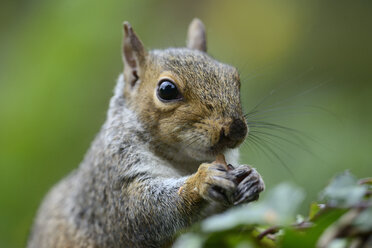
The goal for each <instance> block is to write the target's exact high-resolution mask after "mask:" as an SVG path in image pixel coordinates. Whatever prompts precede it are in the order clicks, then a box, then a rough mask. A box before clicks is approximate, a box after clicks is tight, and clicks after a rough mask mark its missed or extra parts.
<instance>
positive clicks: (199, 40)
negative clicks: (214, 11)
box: [186, 18, 207, 52]
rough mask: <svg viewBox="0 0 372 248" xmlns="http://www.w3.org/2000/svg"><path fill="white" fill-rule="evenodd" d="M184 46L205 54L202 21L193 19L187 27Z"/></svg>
mask: <svg viewBox="0 0 372 248" xmlns="http://www.w3.org/2000/svg"><path fill="white" fill-rule="evenodd" d="M186 44H187V47H188V48H190V49H196V50H200V51H202V52H207V40H206V34H205V27H204V24H203V23H202V21H200V20H199V19H198V18H194V20H192V22H191V23H190V25H189V30H188V32H187V42H186Z"/></svg>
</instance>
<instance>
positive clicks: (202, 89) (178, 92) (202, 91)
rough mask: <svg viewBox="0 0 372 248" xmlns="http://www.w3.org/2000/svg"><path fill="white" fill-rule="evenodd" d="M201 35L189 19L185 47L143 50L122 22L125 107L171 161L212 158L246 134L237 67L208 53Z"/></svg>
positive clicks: (199, 25) (197, 22)
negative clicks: (168, 152)
mask: <svg viewBox="0 0 372 248" xmlns="http://www.w3.org/2000/svg"><path fill="white" fill-rule="evenodd" d="M205 36H206V35H205V29H204V25H203V23H202V22H201V21H200V20H198V19H194V20H193V21H192V22H191V24H190V26H189V31H188V40H187V48H170V49H166V50H153V51H149V52H147V51H146V50H145V48H144V46H143V45H142V42H141V41H140V39H139V38H138V37H137V35H136V34H135V33H134V31H133V29H132V27H131V26H130V24H129V23H127V22H126V23H124V46H123V60H124V81H125V87H124V92H123V96H124V98H125V102H126V105H127V106H128V107H129V108H130V109H131V110H132V111H134V112H135V113H136V114H137V116H138V118H139V120H140V122H141V124H142V125H143V127H144V128H145V129H146V131H148V132H149V133H150V134H151V140H152V142H153V143H154V147H155V149H163V150H166V151H172V152H171V153H172V154H163V155H164V156H166V157H168V158H171V159H172V158H173V159H177V157H178V158H181V159H182V158H184V157H185V156H186V157H188V158H190V159H194V160H198V161H206V160H213V159H214V158H215V156H216V155H217V154H219V153H223V152H225V151H226V150H227V149H231V148H236V147H237V146H239V145H240V144H241V143H242V142H243V140H244V139H245V137H246V135H247V133H248V127H247V123H246V121H245V118H244V115H243V111H242V107H241V102H240V80H239V74H238V71H237V70H236V69H235V68H234V67H232V66H230V65H226V64H223V63H220V62H218V61H216V60H215V59H213V58H211V57H210V56H208V54H207V53H206V39H205ZM169 148H171V149H169ZM157 152H159V153H163V152H164V151H157Z"/></svg>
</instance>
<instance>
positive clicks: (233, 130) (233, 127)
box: [219, 119, 248, 148]
mask: <svg viewBox="0 0 372 248" xmlns="http://www.w3.org/2000/svg"><path fill="white" fill-rule="evenodd" d="M247 132H248V128H247V125H246V124H245V122H244V121H242V120H241V119H234V120H233V121H232V122H231V124H230V125H229V126H225V127H222V128H221V132H220V139H219V143H220V144H225V145H227V146H228V147H230V148H234V147H236V145H237V144H238V143H239V142H241V141H242V140H243V139H244V138H245V136H246V135H247Z"/></svg>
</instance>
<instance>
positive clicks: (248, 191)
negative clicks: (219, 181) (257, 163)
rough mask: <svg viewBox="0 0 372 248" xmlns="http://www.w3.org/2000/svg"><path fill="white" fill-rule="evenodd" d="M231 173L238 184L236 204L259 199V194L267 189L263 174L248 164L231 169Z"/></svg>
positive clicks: (235, 196)
mask: <svg viewBox="0 0 372 248" xmlns="http://www.w3.org/2000/svg"><path fill="white" fill-rule="evenodd" d="M229 175H230V176H232V177H233V178H234V182H235V183H236V185H237V187H236V190H235V192H234V194H233V203H234V205H238V204H241V203H247V202H251V201H255V200H257V199H258V197H259V194H260V193H261V192H262V191H263V190H264V189H265V183H264V181H263V180H262V178H261V175H260V174H259V173H258V172H257V171H256V170H255V169H254V168H251V167H250V166H248V165H241V166H239V167H238V168H235V169H232V170H229Z"/></svg>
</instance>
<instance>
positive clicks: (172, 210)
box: [27, 19, 265, 248]
mask: <svg viewBox="0 0 372 248" xmlns="http://www.w3.org/2000/svg"><path fill="white" fill-rule="evenodd" d="M123 26H124V41H123V54H122V55H123V61H124V70H123V73H122V74H121V75H120V76H119V78H118V81H117V85H116V87H115V90H114V96H113V97H112V98H111V100H110V104H109V109H108V113H107V119H106V121H105V123H104V125H103V126H102V128H101V130H100V132H99V133H98V135H97V136H96V138H95V139H94V141H93V143H92V144H91V147H90V149H89V150H88V152H87V154H86V155H85V157H84V159H83V161H82V163H81V164H80V166H79V167H78V169H76V170H75V171H73V172H72V173H70V174H69V175H68V176H67V177H66V178H64V179H62V180H61V181H60V182H59V183H58V184H57V185H56V186H54V187H53V188H52V189H51V190H50V191H49V193H48V194H47V196H46V197H45V199H44V200H43V203H42V204H41V206H40V208H39V210H38V213H37V216H36V219H35V222H34V225H33V227H32V230H31V234H30V237H29V240H28V245H27V246H28V247H29V248H36V247H37V248H43V247H166V246H169V245H171V244H172V242H173V241H174V239H175V237H176V235H177V234H179V233H180V232H182V231H183V230H185V229H187V228H188V227H190V226H191V225H192V224H193V223H196V222H197V221H200V220H202V219H203V218H206V217H208V216H211V215H213V214H216V213H220V212H221V211H224V210H226V209H228V208H230V207H232V206H235V205H240V204H243V203H248V202H251V201H255V200H257V199H258V197H259V194H260V192H262V191H263V190H264V188H265V186H264V182H263V180H262V178H261V176H260V175H259V173H258V172H257V171H256V170H255V169H254V168H252V167H250V166H248V165H239V166H237V164H238V156H239V152H238V146H239V145H240V144H241V143H242V142H243V141H244V139H245V137H246V136H247V135H248V131H249V129H248V126H247V122H246V120H245V117H244V114H243V111H242V106H241V101H240V79H239V74H238V71H237V69H236V68H234V67H233V66H230V65H227V64H223V63H221V62H218V61H216V60H215V59H213V58H212V57H210V56H209V55H208V54H207V52H206V48H207V46H206V32H205V27H204V24H203V23H202V22H201V21H200V20H199V19H194V20H193V21H192V22H191V23H190V26H189V29H188V34H187V37H188V38H187V47H185V48H168V49H165V50H151V51H147V50H146V49H145V47H144V45H143V43H142V42H141V40H140V39H139V38H138V36H137V35H136V33H135V32H134V31H133V28H132V27H131V25H130V24H129V23H128V22H124V25H123ZM224 155H225V156H226V160H227V161H229V162H230V164H228V165H227V163H226V162H225V159H224ZM214 160H215V161H214ZM212 161H213V162H212ZM231 164H235V166H233V165H231Z"/></svg>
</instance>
